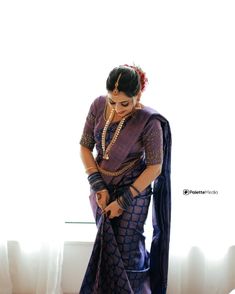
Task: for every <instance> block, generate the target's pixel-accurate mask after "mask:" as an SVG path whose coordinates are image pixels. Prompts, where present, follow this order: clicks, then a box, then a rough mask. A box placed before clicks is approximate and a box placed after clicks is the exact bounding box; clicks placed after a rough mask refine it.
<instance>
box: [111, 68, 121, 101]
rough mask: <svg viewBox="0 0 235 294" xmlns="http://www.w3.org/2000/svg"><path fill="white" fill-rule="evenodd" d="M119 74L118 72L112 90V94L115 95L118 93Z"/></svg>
mask: <svg viewBox="0 0 235 294" xmlns="http://www.w3.org/2000/svg"><path fill="white" fill-rule="evenodd" d="M121 75H122V74H121V73H120V74H119V76H118V78H117V81H116V83H115V88H114V90H113V95H115V96H116V95H117V94H118V83H119V80H120V77H121Z"/></svg>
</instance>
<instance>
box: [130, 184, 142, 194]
mask: <svg viewBox="0 0 235 294" xmlns="http://www.w3.org/2000/svg"><path fill="white" fill-rule="evenodd" d="M130 186H131V187H132V188H133V189H134V190H135V191H136V192H137V194H140V193H141V192H140V191H139V190H138V189H137V188H136V187H135V186H134V185H133V184H130Z"/></svg>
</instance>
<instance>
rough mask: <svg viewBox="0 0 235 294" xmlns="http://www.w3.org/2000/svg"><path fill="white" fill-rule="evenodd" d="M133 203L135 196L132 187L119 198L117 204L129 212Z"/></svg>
mask: <svg viewBox="0 0 235 294" xmlns="http://www.w3.org/2000/svg"><path fill="white" fill-rule="evenodd" d="M132 202H133V196H132V193H131V190H130V187H128V188H127V189H126V190H125V191H124V193H123V195H122V196H119V197H117V203H118V205H119V206H120V207H121V208H122V209H123V210H127V209H128V208H129V206H131V204H132Z"/></svg>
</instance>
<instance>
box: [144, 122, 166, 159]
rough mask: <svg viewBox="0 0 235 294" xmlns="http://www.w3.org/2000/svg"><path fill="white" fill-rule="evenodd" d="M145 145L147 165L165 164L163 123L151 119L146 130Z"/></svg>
mask: <svg viewBox="0 0 235 294" xmlns="http://www.w3.org/2000/svg"><path fill="white" fill-rule="evenodd" d="M143 144H144V149H145V161H146V165H153V164H162V162H163V132H162V127H161V122H160V121H159V120H158V119H156V118H153V119H150V121H149V122H148V123H147V125H146V126H145V128H144V133H143Z"/></svg>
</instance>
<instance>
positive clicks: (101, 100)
mask: <svg viewBox="0 0 235 294" xmlns="http://www.w3.org/2000/svg"><path fill="white" fill-rule="evenodd" d="M105 103H106V97H105V96H99V97H97V98H95V99H94V100H93V102H92V103H91V106H90V109H91V111H92V113H93V114H94V115H98V114H99V112H100V111H103V109H104V107H105Z"/></svg>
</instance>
